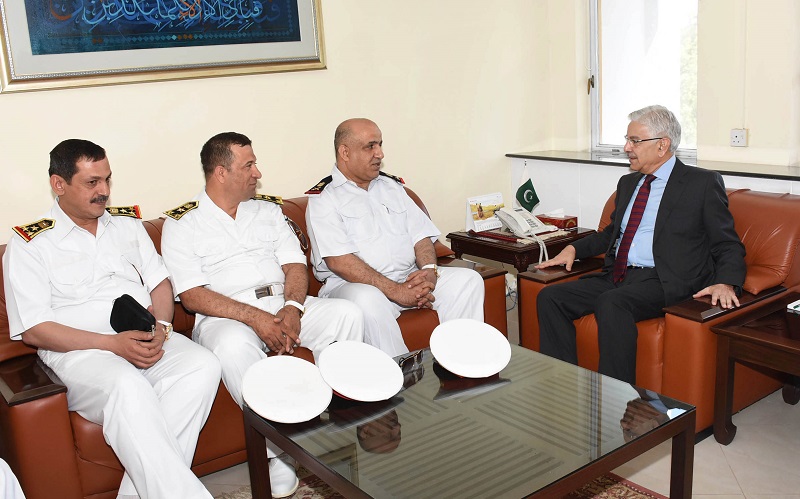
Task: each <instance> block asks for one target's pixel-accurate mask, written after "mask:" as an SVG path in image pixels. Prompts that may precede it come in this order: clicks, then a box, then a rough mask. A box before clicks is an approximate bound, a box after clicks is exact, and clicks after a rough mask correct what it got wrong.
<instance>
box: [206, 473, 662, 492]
mask: <svg viewBox="0 0 800 499" xmlns="http://www.w3.org/2000/svg"><path fill="white" fill-rule="evenodd" d="M298 476H299V477H300V488H299V489H297V492H295V494H294V496H292V497H293V498H294V499H344V498H343V497H342V496H341V495H340V494H338V493H336V492H335V491H334V490H333V489H331V488H330V487H329V486H328V485H327V484H326V483H325V482H323V481H322V480H320V479H319V478H317V477H316V476H315V475H312V474H311V473H310V472H309V471H308V470H306V469H305V468H303V467H301V468H300V469H299V471H298ZM216 497H217V498H218V499H251V498H252V496H251V494H250V486H246V487H242V488H241V489H239V490H236V491H234V492H228V493H226V494H222V495H219V496H216ZM567 497H568V498H569V499H593V498H596V499H667V498H666V497H664V496H662V495H660V494H656V493H655V492H653V491H652V490H649V489H646V488H644V487H641V486H639V485H636V484H635V483H633V482H630V481H628V480H625V479H623V478H620V477H618V476H617V475H614V474H613V473H609V474H607V475H604V476H602V477H600V478H598V479H597V480H595V481H593V482H592V483H590V484H588V485H585V486H584V487H582V488H581V489H580V490H577V491H575V492H573V493H572V494H570V495H568V496H567Z"/></svg>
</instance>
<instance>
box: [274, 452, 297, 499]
mask: <svg viewBox="0 0 800 499" xmlns="http://www.w3.org/2000/svg"><path fill="white" fill-rule="evenodd" d="M295 465H296V463H295V460H294V459H292V458H291V457H289V455H288V454H286V453H285V452H284V453H283V454H281V455H280V456H277V457H273V458H272V459H270V460H269V483H270V485H271V486H272V497H289V496H290V495H292V494H294V493H295V491H297V487H298V486H299V485H300V480H298V479H297V470H296V469H295Z"/></svg>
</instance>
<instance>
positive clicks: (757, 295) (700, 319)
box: [517, 189, 800, 431]
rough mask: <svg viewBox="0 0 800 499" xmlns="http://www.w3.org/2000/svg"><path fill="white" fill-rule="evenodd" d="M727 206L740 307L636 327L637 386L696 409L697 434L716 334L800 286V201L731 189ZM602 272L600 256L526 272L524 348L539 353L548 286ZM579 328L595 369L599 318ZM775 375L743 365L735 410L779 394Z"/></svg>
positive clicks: (582, 355)
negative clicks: (541, 302)
mask: <svg viewBox="0 0 800 499" xmlns="http://www.w3.org/2000/svg"><path fill="white" fill-rule="evenodd" d="M614 196H615V194H612V195H611V197H610V198H609V199H608V202H606V205H605V207H604V208H603V215H602V217H601V221H600V227H599V229H600V230H602V229H603V228H604V227H606V226H607V225H608V224H609V223H610V221H611V212H612V211H613V208H614ZM728 200H729V206H730V210H731V213H732V214H733V218H734V223H735V226H736V232H737V233H738V234H739V237H740V239H741V240H742V242H743V244H744V246H745V250H746V251H747V255H746V256H745V263H746V264H747V277H746V280H745V284H744V292H743V294H742V296H741V298H740V302H741V307H739V308H736V309H733V310H722V309H720V308H719V307H712V306H711V302H710V299H708V298H705V299H697V300H694V299H690V300H687V301H685V302H682V303H679V304H677V305H674V306H671V307H667V308H665V309H664V312H665V316H664V317H661V318H656V319H650V320H646V321H642V322H639V323H638V324H637V328H638V331H639V337H638V342H637V348H638V352H637V360H636V382H637V384H638V385H639V386H642V387H644V388H647V389H650V390H654V391H656V392H659V393H662V394H664V395H667V396H669V397H673V398H675V399H678V400H681V401H683V402H688V403H690V404H692V405H694V406H696V407H697V426H696V428H697V430H698V431H700V430H703V429H705V428H707V427H709V426H710V425H711V424H712V422H713V413H714V389H715V386H714V379H715V370H714V369H715V366H716V344H717V338H716V335H715V334H714V333H713V332H711V330H710V328H711V327H712V326H714V325H716V324H719V323H720V322H723V321H726V320H728V319H730V318H732V317H735V316H736V315H738V314H740V313H744V312H745V311H748V310H752V307H755V306H758V305H759V304H762V303H767V302H769V301H772V300H774V299H777V298H778V296H779V295H780V294H782V293H783V292H785V290H786V289H788V288H791V287H794V286H797V285H798V284H800V258H797V248H798V244H800V217H798V216H797V214H798V213H800V196H796V195H791V194H774V193H767V192H758V191H751V190H749V189H739V190H729V191H728ZM601 266H602V260H601V259H600V258H599V257H598V258H590V259H587V260H584V261H582V262H578V264H577V265H576V266H575V267H574V268H573V270H572V272H566V271H564V270H563V269H546V270H542V271H530V272H523V273H520V274H519V275H518V277H517V289H518V291H519V303H520V306H519V327H520V344H521V345H522V346H524V347H526V348H530V349H532V350H537V351H538V350H539V321H538V315H537V313H536V298H537V296H538V293H539V292H540V291H541V290H542V289H543V288H544V287H545V286H549V285H552V284H554V283H558V282H566V281H569V280H574V279H577V278H578V277H579V276H580V275H581V274H584V273H586V272H590V271H596V270H598V269H599V268H600V267H601ZM575 326H576V330H577V341H578V364H579V365H581V366H583V367H586V368H588V369H592V370H595V371H596V370H597V367H598V362H599V352H598V344H597V323H596V322H595V319H594V315H589V316H586V317H582V318H580V319H578V320H576V321H575ZM772 374H773V373H769V372H765V371H763V370H761V369H759V370H758V371H757V370H755V369H751V368H750V367H747V366H744V365H741V364H737V366H736V375H735V376H736V378H735V379H736V386H735V394H734V410H735V411H738V410H740V409H742V408H743V407H746V406H748V405H750V404H752V403H753V402H755V401H757V400H759V399H760V398H762V397H764V396H766V395H768V394H769V393H771V392H772V391H774V390H776V389H777V388H778V387H779V386H780V382H779V381H778V380H777V379H776V378H775V377H774V376H773V375H772Z"/></svg>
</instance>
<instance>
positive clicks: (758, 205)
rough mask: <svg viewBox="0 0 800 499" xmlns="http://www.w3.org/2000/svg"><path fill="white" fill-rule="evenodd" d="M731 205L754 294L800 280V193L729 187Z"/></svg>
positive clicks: (608, 207)
mask: <svg viewBox="0 0 800 499" xmlns="http://www.w3.org/2000/svg"><path fill="white" fill-rule="evenodd" d="M727 192H728V206H729V208H730V210H731V214H732V215H733V221H734V225H735V228H736V233H737V234H738V235H739V239H741V240H742V244H744V247H745V251H746V255H745V263H746V264H747V277H746V278H745V282H744V286H743V288H744V289H745V290H746V291H748V292H750V293H753V294H758V293H759V292H761V291H763V290H765V289H769V288H771V287H774V286H779V285H781V286H784V287H787V288H789V287H792V286H794V285H796V284H800V259H798V258H796V256H797V249H798V245H800V196H798V195H794V194H785V193H772V192H761V191H752V190H750V189H728V190H727ZM615 196H616V193H612V194H611V196H610V197H609V198H608V201H606V204H605V206H604V207H603V214H602V216H601V218H600V224H599V228H598V230H602V229H604V228H605V227H606V226H608V224H610V223H611V213H612V212H613V211H614V197H615Z"/></svg>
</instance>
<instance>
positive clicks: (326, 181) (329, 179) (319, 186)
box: [306, 175, 333, 194]
mask: <svg viewBox="0 0 800 499" xmlns="http://www.w3.org/2000/svg"><path fill="white" fill-rule="evenodd" d="M332 181H333V175H328V176H327V177H325V178H323V179H322V180H320V181H319V182H318V183H317V185H315V186H314V187H312V188H311V189H309V190H307V191H306V194H322V189H324V188H325V186H326V185H328V184H330V183H331V182H332Z"/></svg>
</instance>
